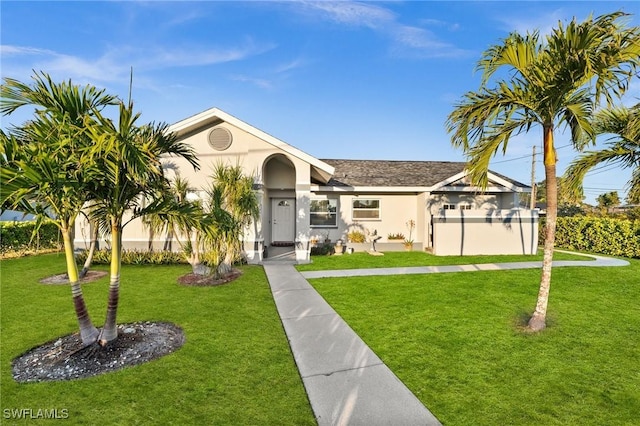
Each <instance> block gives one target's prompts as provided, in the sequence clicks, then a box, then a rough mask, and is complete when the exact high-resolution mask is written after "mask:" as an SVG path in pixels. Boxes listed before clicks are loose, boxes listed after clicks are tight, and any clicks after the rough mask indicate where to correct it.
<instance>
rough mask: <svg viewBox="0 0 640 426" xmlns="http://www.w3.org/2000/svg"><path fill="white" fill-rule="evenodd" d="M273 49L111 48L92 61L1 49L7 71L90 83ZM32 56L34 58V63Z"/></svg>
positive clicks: (238, 58) (260, 46) (246, 45)
mask: <svg viewBox="0 0 640 426" xmlns="http://www.w3.org/2000/svg"><path fill="white" fill-rule="evenodd" d="M273 48H275V45H273V44H256V43H254V42H253V41H252V40H250V39H249V40H246V41H245V42H244V43H243V44H240V45H237V46H233V47H218V48H216V47H207V46H184V47H182V48H175V47H174V48H170V49H167V48H163V47H156V48H142V47H137V46H111V47H110V48H109V49H108V50H106V51H105V52H103V53H102V54H101V55H100V56H98V57H96V58H89V57H79V56H73V55H68V54H65V53H60V52H55V51H51V50H45V49H40V48H37V47H30V46H10V45H3V46H1V50H0V52H1V53H2V57H3V68H4V71H7V70H11V69H13V70H21V69H22V73H24V71H25V69H26V70H30V69H42V70H47V72H48V73H50V74H51V75H52V76H56V75H61V76H64V78H72V79H73V80H80V81H86V80H89V81H90V82H113V81H122V80H123V79H126V78H127V76H128V75H129V72H130V69H131V67H133V68H134V70H145V71H148V70H158V69H164V68H173V67H193V66H204V65H214V64H220V63H226V62H233V61H242V60H244V59H247V58H250V57H252V56H256V55H260V54H262V53H264V52H266V51H268V50H271V49H273ZM34 56H37V58H36V60H35V61H34V58H33V57H34ZM25 59H26V61H25ZM5 74H7V73H6V72H5Z"/></svg>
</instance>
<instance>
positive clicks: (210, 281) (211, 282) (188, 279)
mask: <svg viewBox="0 0 640 426" xmlns="http://www.w3.org/2000/svg"><path fill="white" fill-rule="evenodd" d="M240 275H242V271H240V270H239V269H234V270H232V271H231V272H229V273H228V274H227V275H225V276H224V277H221V278H215V277H214V276H213V275H200V274H186V275H182V276H181V277H178V284H181V285H184V286H194V287H211V286H216V285H223V284H228V283H230V282H231V281H234V280H236V279H238V277H239V276H240Z"/></svg>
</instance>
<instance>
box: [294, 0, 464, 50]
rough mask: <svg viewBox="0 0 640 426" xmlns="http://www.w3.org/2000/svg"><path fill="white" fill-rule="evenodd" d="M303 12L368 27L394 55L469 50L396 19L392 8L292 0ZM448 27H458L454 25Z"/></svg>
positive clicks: (427, 22) (350, 2) (353, 3)
mask: <svg viewBox="0 0 640 426" xmlns="http://www.w3.org/2000/svg"><path fill="white" fill-rule="evenodd" d="M295 4H296V5H298V6H299V7H300V10H301V11H302V12H303V13H307V14H309V13H313V12H315V13H316V15H317V16H319V17H320V18H322V19H326V20H330V21H333V22H336V23H339V24H344V25H350V26H355V27H363V28H368V29H371V30H373V31H376V32H378V33H380V34H383V35H385V36H386V37H387V38H389V39H390V40H391V41H392V47H391V50H392V51H393V52H394V53H396V54H401V55H410V56H420V57H443V56H448V57H452V56H462V55H466V54H468V52H466V51H464V50H462V49H459V48H457V47H456V46H454V45H452V44H451V43H448V42H446V41H443V40H441V39H440V38H439V37H438V36H436V35H435V34H434V33H433V32H432V31H430V30H428V29H427V28H423V27H419V26H414V25H406V24H403V23H402V22H400V21H399V19H398V16H397V15H396V14H395V13H394V12H393V11H391V10H389V9H387V8H384V7H381V6H378V5H373V4H370V3H360V2H355V1H338V2H332V1H302V2H297V3H295ZM422 22H423V23H424V24H425V26H428V25H431V26H434V24H435V23H440V24H443V22H442V21H436V20H429V19H426V20H423V21H422ZM447 29H448V30H451V29H457V28H456V27H455V26H453V27H452V26H449V27H447Z"/></svg>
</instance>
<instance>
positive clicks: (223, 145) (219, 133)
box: [209, 127, 233, 151]
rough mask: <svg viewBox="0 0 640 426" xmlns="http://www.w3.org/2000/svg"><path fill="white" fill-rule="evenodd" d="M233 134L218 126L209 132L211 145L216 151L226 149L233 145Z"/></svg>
mask: <svg viewBox="0 0 640 426" xmlns="http://www.w3.org/2000/svg"><path fill="white" fill-rule="evenodd" d="M232 141H233V136H232V135H231V132H230V131H228V130H227V129H225V128H224V127H216V128H215V129H213V130H212V131H210V132H209V145H210V146H211V148H213V149H215V150H216V151H224V150H225V149H227V148H229V147H230V146H231V142H232Z"/></svg>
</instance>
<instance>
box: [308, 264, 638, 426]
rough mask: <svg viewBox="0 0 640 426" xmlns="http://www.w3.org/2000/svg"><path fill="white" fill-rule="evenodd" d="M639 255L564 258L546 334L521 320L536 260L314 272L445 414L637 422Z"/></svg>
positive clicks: (491, 419) (494, 420)
mask: <svg viewBox="0 0 640 426" xmlns="http://www.w3.org/2000/svg"><path fill="white" fill-rule="evenodd" d="M416 255H417V254H416ZM414 256H415V255H414ZM385 257H387V256H385ZM630 262H631V266H629V267H619V268H584V267H582V268H556V269H555V270H554V272H553V277H552V286H551V296H550V304H549V317H548V318H549V320H548V324H549V326H548V328H547V329H546V330H545V331H543V332H542V333H539V334H537V335H530V334H525V333H524V332H522V331H521V330H522V329H521V327H522V325H523V324H525V323H526V319H527V314H528V313H530V312H531V311H532V310H533V307H534V305H535V301H536V297H537V292H538V284H539V279H540V272H539V271H537V270H518V271H499V272H494V271H491V272H473V273H458V274H442V275H440V274H432V275H405V276H394V277H354V278H330V279H328V278H327V279H318V280H311V283H312V284H313V286H314V287H315V288H316V289H317V290H318V291H319V292H320V293H321V294H322V296H323V297H324V298H325V299H326V300H327V301H328V302H329V303H330V304H331V305H332V306H333V307H334V308H335V309H336V310H337V311H338V313H339V314H340V315H341V316H342V317H343V318H344V319H345V320H346V322H347V323H348V324H349V325H350V326H351V327H352V328H353V329H354V330H355V331H356V333H358V334H359V335H360V336H361V337H362V338H363V339H364V341H365V342H366V343H367V344H368V345H369V346H370V347H371V349H372V350H373V351H374V352H375V353H376V354H377V355H378V356H380V358H382V359H383V361H384V362H385V364H387V365H388V366H389V367H390V368H391V370H392V371H393V372H394V373H395V374H396V375H397V376H398V377H399V378H400V380H402V381H403V382H404V383H405V384H406V385H407V386H408V387H409V388H410V389H411V390H412V391H413V392H414V393H415V394H416V396H418V398H419V399H420V400H421V401H422V402H423V403H424V404H425V405H426V406H427V407H428V408H429V409H430V410H431V411H432V412H433V413H434V414H435V415H436V416H437V417H438V418H439V419H440V420H441V421H442V422H443V423H444V424H445V425H534V424H535V425H539V424H541V425H598V426H600V425H605V424H606V425H632V424H636V425H637V424H638V422H639V419H640V417H639V416H640V344H639V341H640V308H639V306H640V261H638V260H630ZM341 267H342V266H341Z"/></svg>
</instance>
